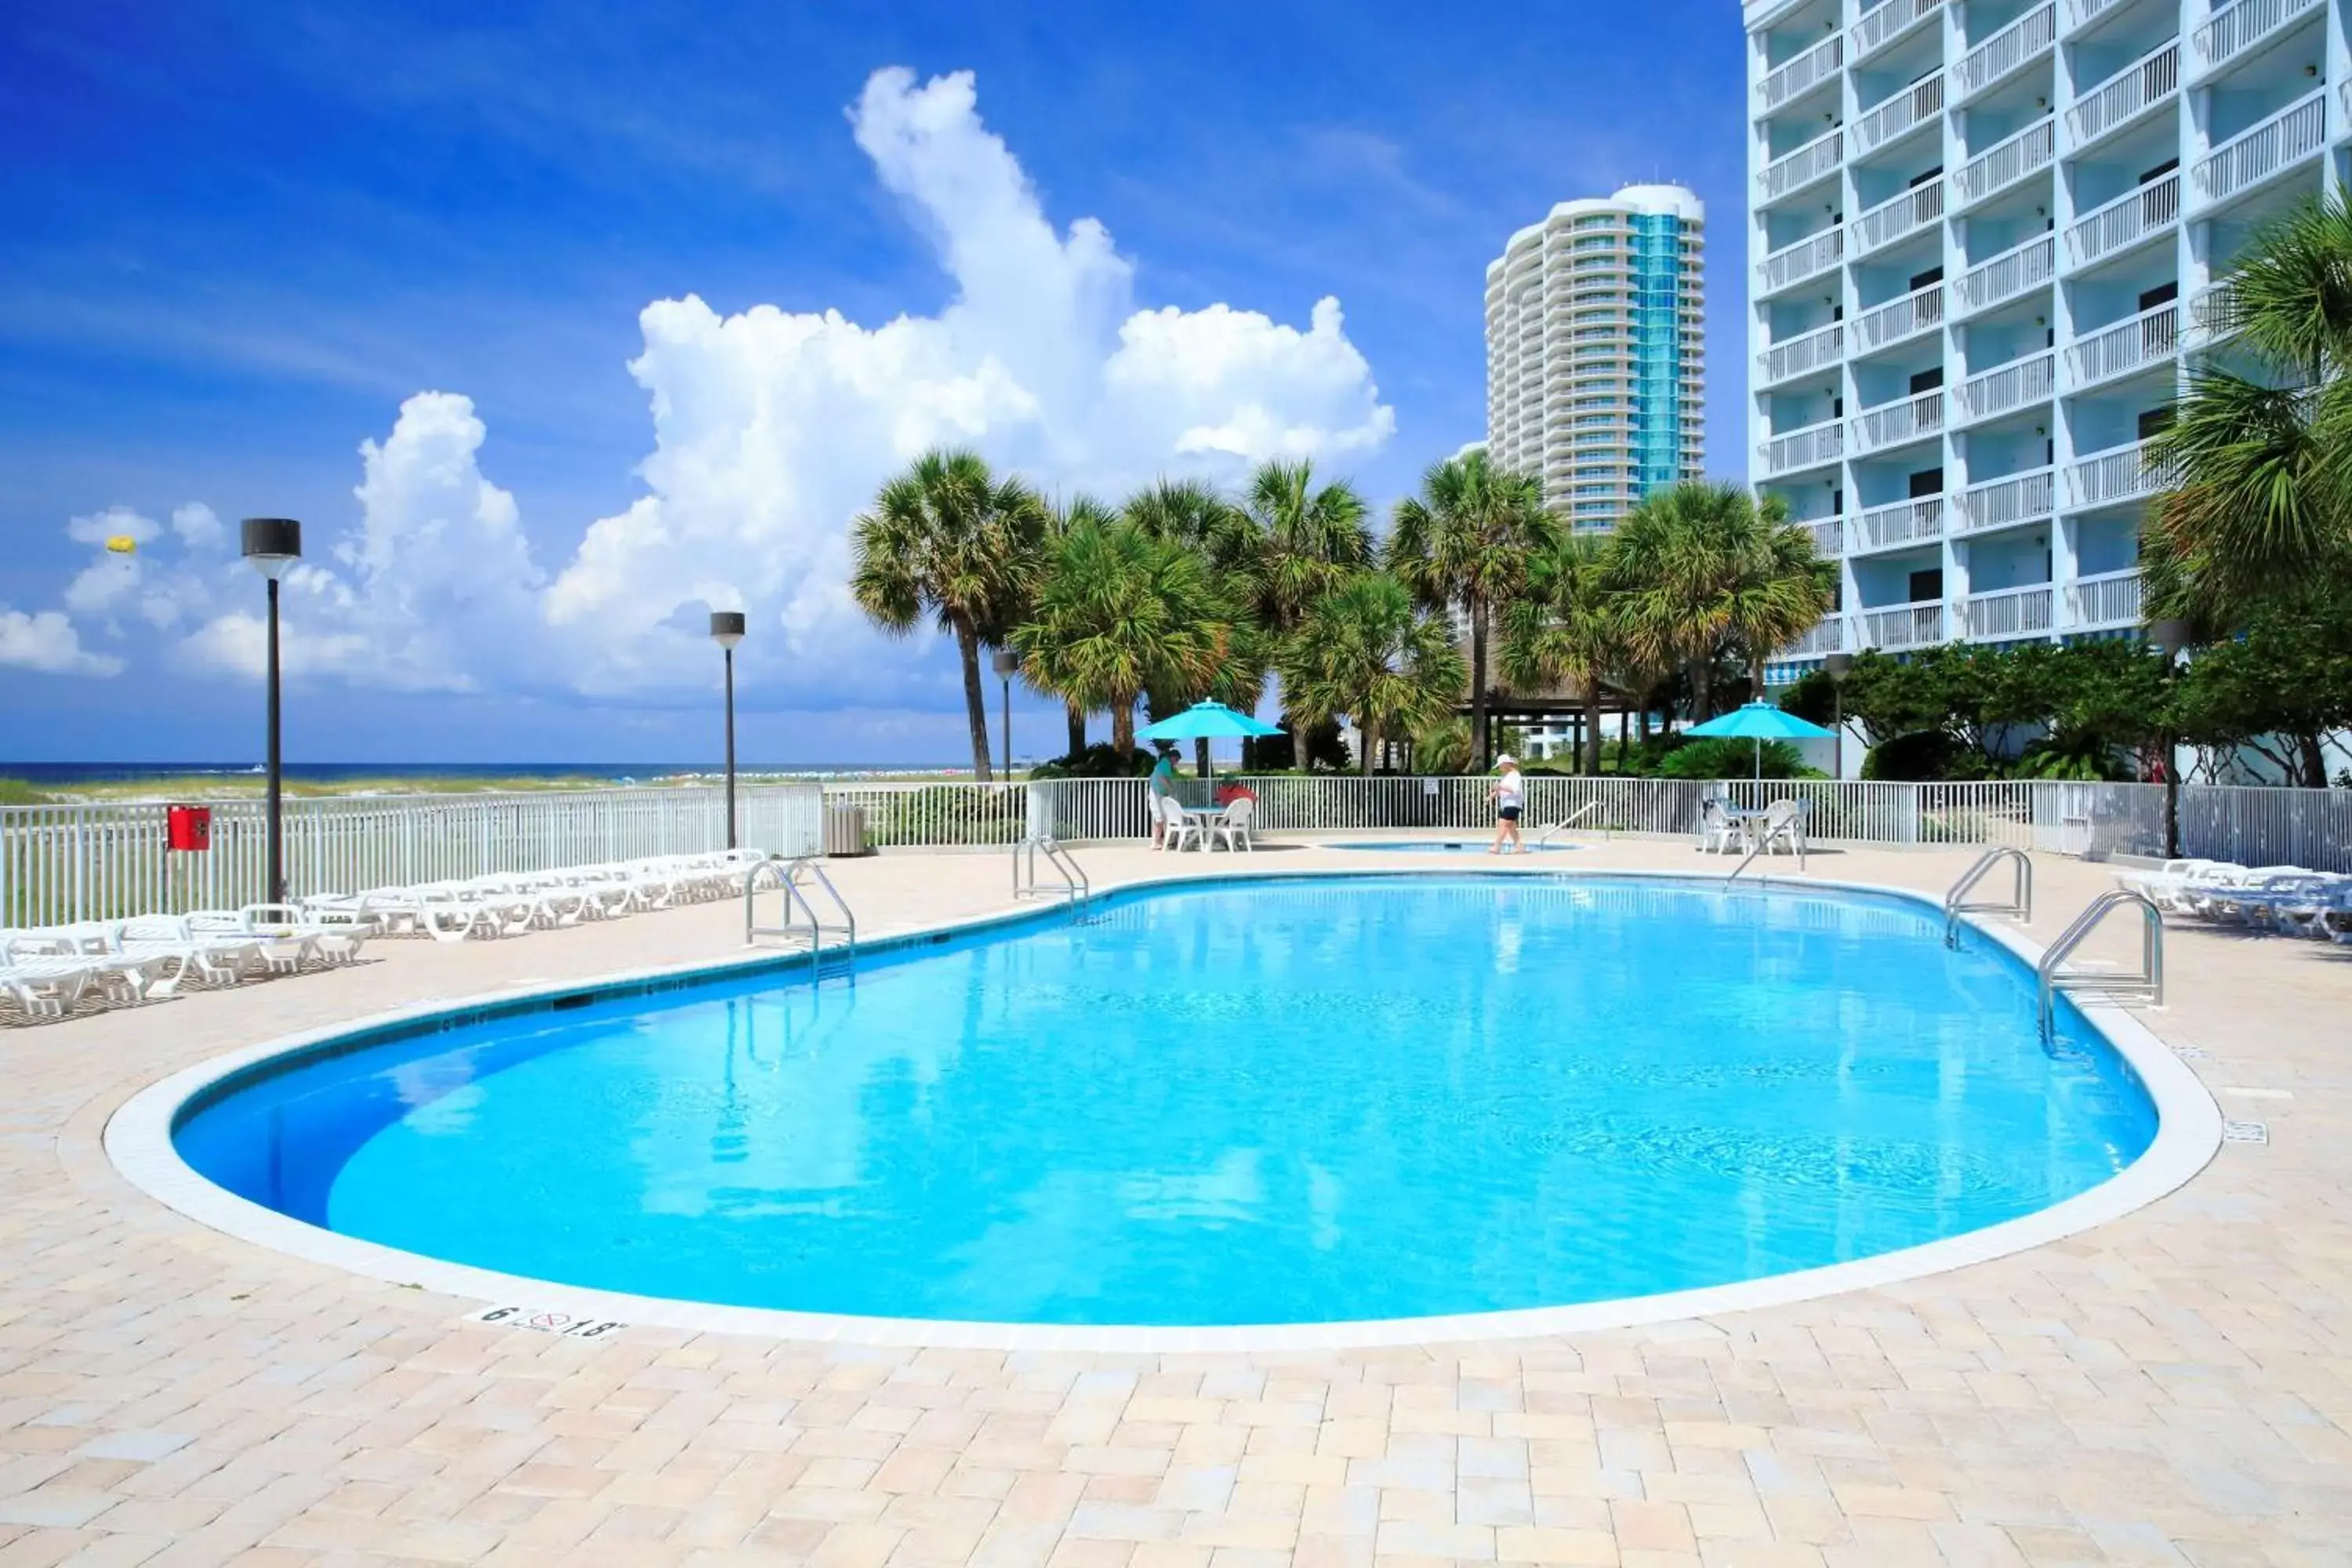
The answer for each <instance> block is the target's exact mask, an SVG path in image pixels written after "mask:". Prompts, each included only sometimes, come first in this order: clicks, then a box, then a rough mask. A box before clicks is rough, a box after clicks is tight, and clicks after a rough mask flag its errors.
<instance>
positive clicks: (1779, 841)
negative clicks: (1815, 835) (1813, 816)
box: [1756, 800, 1812, 859]
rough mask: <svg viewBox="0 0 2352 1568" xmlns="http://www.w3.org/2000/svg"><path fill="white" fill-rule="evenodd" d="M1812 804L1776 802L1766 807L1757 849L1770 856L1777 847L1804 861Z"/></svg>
mask: <svg viewBox="0 0 2352 1568" xmlns="http://www.w3.org/2000/svg"><path fill="white" fill-rule="evenodd" d="M1811 804H1812V803H1811V802H1810V801H1802V800H1776V801H1774V802H1773V803H1772V804H1771V805H1769V806H1766V807H1765V808H1764V820H1763V821H1762V822H1760V823H1759V824H1758V825H1757V828H1756V847H1758V848H1759V849H1760V850H1762V851H1763V852H1764V853H1765V854H1767V855H1769V854H1771V853H1772V852H1773V849H1774V847H1776V846H1777V847H1782V848H1785V849H1787V850H1788V851H1789V853H1790V854H1791V855H1794V856H1796V857H1797V858H1799V859H1803V858H1804V855H1805V818H1806V816H1808V815H1809V812H1810V808H1811Z"/></svg>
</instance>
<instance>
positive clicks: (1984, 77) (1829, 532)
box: [1744, 0, 2352, 675]
mask: <svg viewBox="0 0 2352 1568" xmlns="http://www.w3.org/2000/svg"><path fill="white" fill-rule="evenodd" d="M1744 15H1745V22H1746V26H1747V31H1748V128H1749V142H1748V169H1749V194H1750V197H1751V207H1752V213H1753V217H1752V224H1751V226H1750V229H1749V235H1748V300H1749V304H1750V309H1749V310H1748V334H1749V345H1748V346H1749V351H1750V353H1751V355H1752V356H1753V357H1752V359H1751V362H1750V366H1749V388H1750V400H1749V405H1750V423H1751V431H1750V436H1751V440H1750V456H1749V464H1748V472H1749V477H1750V479H1752V480H1753V481H1754V483H1755V484H1756V486H1757V487H1758V488H1759V489H1761V490H1763V491H1766V492H1768V493H1773V494H1778V495H1780V496H1783V497H1785V498H1787V500H1788V501H1789V503H1790V508H1791V510H1792V511H1793V512H1794V514H1795V515H1796V516H1797V517H1798V518H1799V519H1801V520H1802V521H1805V522H1807V523H1808V524H1809V525H1810V526H1811V529H1812V531H1813V534H1814V537H1815V539H1816V541H1817V542H1819V544H1820V547H1821V549H1822V552H1823V553H1825V554H1831V555H1835V556H1837V557H1838V558H1839V560H1840V563H1841V566H1842V576H1843V594H1842V597H1841V600H1840V605H1839V610H1838V613H1837V614H1835V615H1833V616H1831V617H1830V618H1829V619H1828V620H1826V621H1824V622H1823V623H1822V626H1820V627H1819V628H1817V629H1816V630H1815V631H1814V632H1813V633H1812V634H1811V636H1810V637H1806V638H1804V639H1803V640H1801V642H1800V643H1799V644H1797V645H1796V646H1794V647H1790V648H1789V649H1786V650H1784V652H1783V656H1782V661H1781V663H1780V672H1781V673H1782V674H1783V675H1787V674H1790V673H1793V672H1794V671H1795V670H1797V669H1799V668H1803V667H1804V666H1806V665H1809V664H1811V663H1815V662H1818V660H1819V658H1821V656H1822V655H1823V654H1825V653H1828V652H1831V651H1832V650H1840V649H1844V650H1853V649H1859V648H1865V647H1875V648H1885V649H1902V648H1909V647H1922V646H1926V645H1928V644H1933V643H1938V642H1943V641H1947V640H1953V639H1963V638H1964V639H1969V640H1973V641H1979V642H1995V641H2003V640H2011V639H2018V638H2053V637H2092V636H2105V635H2116V634H2119V633H2128V632H2129V631H2130V630H2131V629H2132V628H2134V627H2136V626H2137V625H2138V624H2139V621H2140V605H2139V578H2138V574H2137V570H2136V564H2137V556H2138V531H2139V521H2140V516H2141V513H2142V511H2143V510H2144V509H2145V507H2146V504H2147V497H2148V496H2149V495H2150V494H2152V493H2153V492H2154V491H2156V490H2157V489H2159V488H2160V479H2161V476H2160V475H2158V473H2156V472H2154V471H2152V470H2151V468H2150V467H2149V465H2148V464H2147V462H2146V461H2145V460H2144V458H2143V452H2144V450H2145V448H2144V445H2143V444H2144V443H2145V442H2146V441H2147V437H2150V436H2151V435H2153V434H2155V433H2156V432H2157V431H2158V429H2159V428H2161V427H2162V426H2163V424H2164V422H2165V421H2166V420H2167V418H2168V412H2167V410H2168V405H2169V404H2170V403H2171V401H2172V399H2173V397H2174V395H2175V393H2176V390H2177V389H2178V388H2179V386H2180V385H2181V384H2182V376H2183V363H2184V360H2185V359H2187V358H2193V357H2194V356H2195V355H2196V354H2197V353H2199V352H2200V349H2201V348H2202V347H2203V345H2204V343H2205V342H2206V341H2207V340H2206V336H2205V333H2204V331H2203V326H2202V323H2203V321H2204V316H2203V314H2202V309H2203V307H2204V305H2205V304H2206V303H2207V301H2208V300H2209V298H2210V295H2209V290H2210V289H2211V287H2212V283H2213V279H2214V278H2215V277H2216V275H2217V274H2218V273H2220V272H2221V271H2224V270H2226V269H2227V268H2228V267H2229V265H2230V262H2231V258H2233V257H2235V256H2236V255H2238V254H2239V252H2240V251H2241V250H2242V247H2244V245H2245V243H2246V240H2247V237H2248V236H2249V235H2250V234H2251V233H2252V231H2253V229H2254V228H2255V227H2256V226H2258V225H2260V224H2261V223H2262V222H2263V220H2264V219H2266V218H2268V217H2270V216H2273V215H2274V214H2276V213H2279V212H2281V211H2283V210H2284V209H2286V208H2288V207H2290V206H2292V205H2294V204H2295V203H2298V202H2301V201H2304V200H2305V199H2307V198H2309V197H2311V196H2313V195H2316V194H2317V193H2318V192H2319V191H2320V190H2321V189H2322V188H2323V185H2324V184H2325V183H2326V181H2328V180H2330V179H2332V178H2336V177H2337V165H2338V164H2339V163H2340V162H2341V160H2342V158H2343V156H2344V153H2343V151H2342V148H2343V144H2344V142H2345V140H2346V132H2347V126H2352V112H2347V111H2352V68H2347V53H2346V44H2345V11H2344V7H2343V5H2342V4H2341V0H2234V3H2233V4H2228V5H2208V4H2207V3H2206V0H1747V3H1746V5H1745V6H1744Z"/></svg>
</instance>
